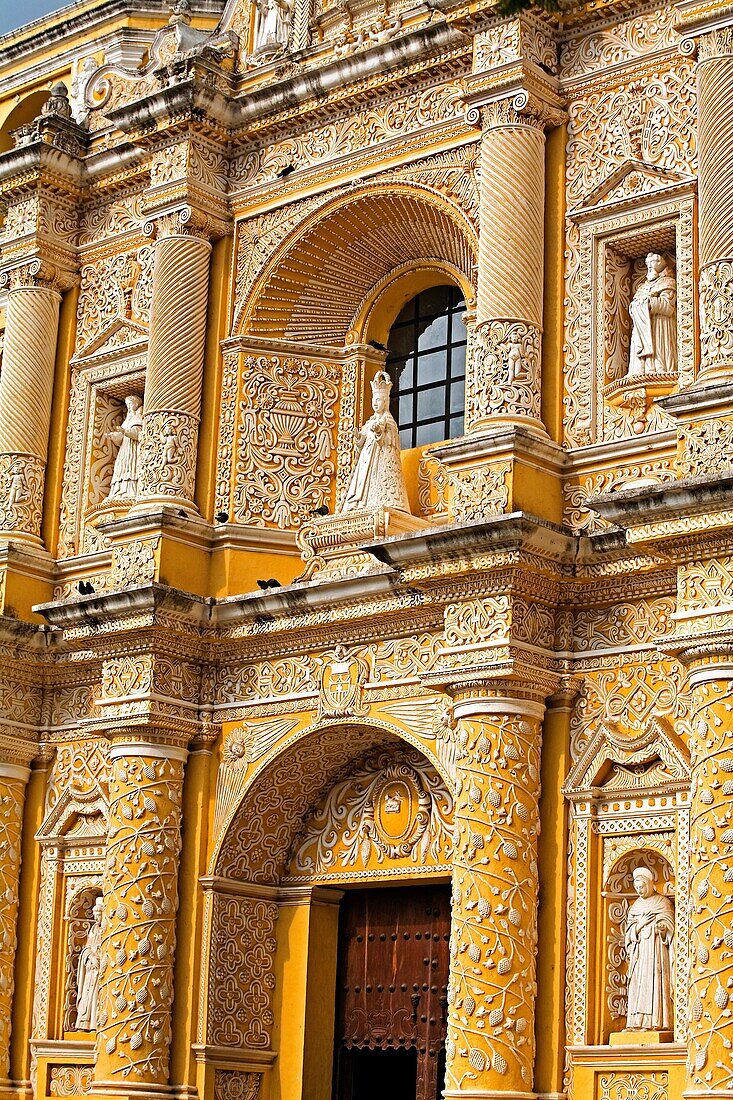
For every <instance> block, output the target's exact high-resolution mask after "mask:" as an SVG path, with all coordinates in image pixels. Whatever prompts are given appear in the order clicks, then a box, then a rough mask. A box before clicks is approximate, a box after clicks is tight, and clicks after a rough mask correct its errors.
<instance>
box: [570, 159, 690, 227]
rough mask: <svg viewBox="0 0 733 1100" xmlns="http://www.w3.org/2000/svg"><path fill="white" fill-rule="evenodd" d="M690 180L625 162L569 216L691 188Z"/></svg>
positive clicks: (665, 171)
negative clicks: (656, 193)
mask: <svg viewBox="0 0 733 1100" xmlns="http://www.w3.org/2000/svg"><path fill="white" fill-rule="evenodd" d="M693 182H694V180H693V179H692V177H690V176H684V175H682V174H681V173H680V172H670V171H669V170H668V169H666V168H659V167H658V166H657V165H656V164H646V163H645V162H644V161H641V160H625V161H624V162H623V164H620V165H619V166H618V168H615V169H614V170H613V172H611V174H610V175H609V176H607V177H606V178H605V179H604V180H603V181H602V182H601V183H599V184H598V185H597V186H596V187H594V188H593V190H592V191H589V192H588V194H587V195H585V196H584V198H583V199H582V201H581V202H580V203H579V205H578V206H577V207H576V208H575V209H574V210H573V214H576V215H577V214H579V213H581V212H582V211H584V210H589V209H596V208H597V207H599V206H601V207H606V206H616V205H617V204H620V203H625V202H628V201H629V200H630V199H634V198H636V197H638V196H641V195H648V194H650V193H651V192H654V191H660V190H664V189H665V188H671V187H681V186H685V185H688V184H692V183H693Z"/></svg>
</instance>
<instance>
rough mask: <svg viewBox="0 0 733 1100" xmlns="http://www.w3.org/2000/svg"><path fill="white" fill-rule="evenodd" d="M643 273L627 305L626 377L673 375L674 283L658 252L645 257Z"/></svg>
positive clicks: (675, 346) (675, 361) (675, 302)
mask: <svg viewBox="0 0 733 1100" xmlns="http://www.w3.org/2000/svg"><path fill="white" fill-rule="evenodd" d="M646 272H647V274H646V279H645V280H644V282H643V283H642V284H641V286H640V287H639V289H638V290H637V292H636V294H635V295H634V297H633V299H632V301H631V305H630V306H629V312H630V313H631V322H632V329H631V346H630V348H629V353H630V354H629V370H628V375H627V377H629V378H635V377H640V376H642V375H645V374H666V375H669V374H675V373H676V372H677V281H676V279H675V277H674V275H673V274H672V269H671V267H670V265H669V263H668V261H667V260H666V259H665V258H664V256H660V255H659V253H658V252H650V253H649V255H648V256H647V258H646Z"/></svg>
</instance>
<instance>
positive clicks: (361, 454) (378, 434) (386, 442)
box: [341, 370, 410, 512]
mask: <svg viewBox="0 0 733 1100" xmlns="http://www.w3.org/2000/svg"><path fill="white" fill-rule="evenodd" d="M391 389H392V379H391V378H390V377H389V375H388V374H387V372H386V371H383V370H380V371H377V373H376V375H375V377H374V380H373V382H372V409H373V410H374V412H373V415H372V416H370V417H369V419H368V420H367V422H366V423H365V424H364V426H363V427H362V429H361V431H360V432H359V435H358V437H357V441H356V453H357V459H356V465H355V466H354V468H353V470H352V471H351V478H350V480H349V484H348V488H347V490H346V497H345V499H344V503H343V506H342V509H341V511H343V512H355V511H358V510H360V509H362V508H399V509H400V510H401V511H403V512H409V511H410V504H409V501H408V499H407V489H406V488H405V478H404V475H403V473H402V463H401V462H400V433H399V430H398V428H397V422H396V421H395V419H394V417H393V416H392V414H391V412H390V411H389V394H390V390H391Z"/></svg>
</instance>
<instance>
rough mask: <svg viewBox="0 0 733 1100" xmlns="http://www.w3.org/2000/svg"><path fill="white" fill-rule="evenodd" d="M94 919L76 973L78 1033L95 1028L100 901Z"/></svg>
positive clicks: (100, 936) (95, 905) (100, 939)
mask: <svg viewBox="0 0 733 1100" xmlns="http://www.w3.org/2000/svg"><path fill="white" fill-rule="evenodd" d="M93 916H94V919H93V921H92V924H91V925H90V928H89V932H88V933H87V942H86V943H85V944H84V947H83V948H82V950H81V954H80V955H79V966H78V969H77V972H76V1027H77V1030H78V1031H94V1030H95V1028H96V1026H97V998H98V996H99V959H100V953H101V948H102V899H101V897H98V898H97V900H96V902H95V903H94V912H93Z"/></svg>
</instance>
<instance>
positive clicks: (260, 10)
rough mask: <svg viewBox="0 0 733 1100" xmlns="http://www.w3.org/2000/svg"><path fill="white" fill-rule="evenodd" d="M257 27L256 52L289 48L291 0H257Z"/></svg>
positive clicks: (275, 51) (277, 51)
mask: <svg viewBox="0 0 733 1100" xmlns="http://www.w3.org/2000/svg"><path fill="white" fill-rule="evenodd" d="M255 4H256V5H257V28H256V31H255V49H254V52H255V53H256V54H269V53H279V52H280V50H284V49H286V48H287V45H288V40H289V38H290V19H291V5H290V0H255Z"/></svg>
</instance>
